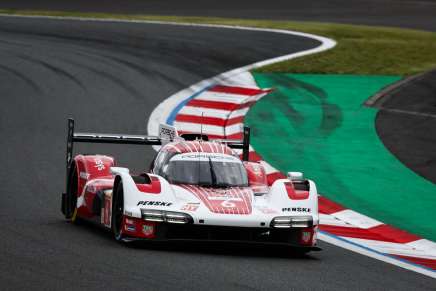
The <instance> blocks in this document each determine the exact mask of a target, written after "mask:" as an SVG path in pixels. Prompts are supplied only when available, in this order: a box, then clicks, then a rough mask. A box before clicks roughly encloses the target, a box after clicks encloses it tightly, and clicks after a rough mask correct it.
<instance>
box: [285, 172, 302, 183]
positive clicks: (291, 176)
mask: <svg viewBox="0 0 436 291" xmlns="http://www.w3.org/2000/svg"><path fill="white" fill-rule="evenodd" d="M303 178H304V176H303V173H302V172H288V179H289V180H291V181H293V180H303Z"/></svg>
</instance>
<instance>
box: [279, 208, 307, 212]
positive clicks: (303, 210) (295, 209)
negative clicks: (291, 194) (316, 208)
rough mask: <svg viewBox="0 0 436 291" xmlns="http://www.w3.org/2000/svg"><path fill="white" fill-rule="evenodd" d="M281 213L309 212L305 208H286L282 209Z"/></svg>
mask: <svg viewBox="0 0 436 291" xmlns="http://www.w3.org/2000/svg"><path fill="white" fill-rule="evenodd" d="M282 211H283V212H310V211H311V210H310V208H306V207H288V208H282Z"/></svg>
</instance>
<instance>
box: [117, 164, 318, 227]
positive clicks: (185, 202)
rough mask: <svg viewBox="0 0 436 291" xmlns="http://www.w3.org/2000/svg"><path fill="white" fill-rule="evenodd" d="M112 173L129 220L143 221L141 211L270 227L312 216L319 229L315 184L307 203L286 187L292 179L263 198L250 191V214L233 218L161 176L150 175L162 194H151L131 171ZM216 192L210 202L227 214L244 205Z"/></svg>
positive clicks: (279, 183)
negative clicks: (285, 218)
mask: <svg viewBox="0 0 436 291" xmlns="http://www.w3.org/2000/svg"><path fill="white" fill-rule="evenodd" d="M111 171H112V173H113V174H114V175H118V176H120V177H121V179H122V183H123V190H124V214H125V215H127V216H131V217H136V218H141V209H153V210H163V211H174V212H182V213H187V214H189V215H190V216H191V217H192V218H193V223H194V224H202V225H217V226H240V227H270V225H271V221H272V220H273V218H275V217H279V216H292V217H297V216H306V217H307V216H311V217H312V220H313V225H318V221H319V216H318V194H317V190H316V186H315V184H314V183H313V182H312V181H309V185H310V190H309V196H308V198H307V199H303V200H293V199H290V198H289V196H288V193H287V190H286V187H285V182H289V181H290V180H288V179H279V180H276V181H275V182H274V183H273V185H272V186H271V187H269V192H268V193H266V194H263V195H260V196H257V195H254V193H253V191H251V189H249V187H246V188H244V189H245V190H244V191H245V192H244V193H245V196H246V197H248V200H247V201H248V203H249V204H250V205H248V208H250V209H249V211H248V212H249V213H246V214H240V213H239V214H238V213H237V212H233V213H231V214H230V213H215V212H213V211H212V210H211V209H210V207H208V206H206V205H205V203H204V202H205V201H204V200H202V199H200V198H199V197H197V196H196V195H194V194H193V193H192V191H188V190H187V189H186V188H185V187H181V186H179V185H172V184H169V183H168V182H167V181H166V180H165V179H164V178H163V177H161V176H157V175H152V174H150V176H155V177H157V178H158V179H159V181H160V185H161V191H160V193H158V194H147V193H144V192H141V191H139V189H138V188H137V186H136V184H135V182H134V181H133V179H132V177H131V176H130V174H129V170H128V169H126V168H119V167H112V168H111ZM193 187H195V185H193ZM226 191H227V193H229V194H228V195H226ZM213 192H214V193H212V194H210V193H209V196H208V195H206V196H207V197H206V199H208V200H210V201H213V203H215V205H216V204H217V203H219V207H221V208H222V210H223V211H224V212H225V210H226V208H233V207H234V202H235V201H236V200H238V201H241V200H240V199H241V198H240V197H241V195H240V194H239V196H238V194H237V193H236V194H235V190H233V189H232V188H230V189H214V190H213ZM246 204H247V203H246ZM246 207H247V205H246Z"/></svg>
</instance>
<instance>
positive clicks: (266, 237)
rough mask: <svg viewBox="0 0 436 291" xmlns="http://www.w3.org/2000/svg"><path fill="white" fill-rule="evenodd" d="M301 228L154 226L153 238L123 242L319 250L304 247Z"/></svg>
mask: <svg viewBox="0 0 436 291" xmlns="http://www.w3.org/2000/svg"><path fill="white" fill-rule="evenodd" d="M303 230H304V229H301V228H292V229H289V228H288V229H275V228H265V227H264V228H255V227H233V226H211V225H198V224H185V225H180V224H169V223H159V224H157V225H156V230H155V233H154V237H153V238H152V239H143V238H136V237H133V236H125V237H124V241H128V242H130V241H139V240H146V241H174V242H187V241H191V242H192V241H197V242H219V243H233V244H234V243H237V244H255V245H270V244H274V245H283V246H290V247H295V248H303V249H306V250H312V251H319V250H321V249H320V248H319V247H317V246H313V245H312V244H303V243H302V242H301V232H302V231H303Z"/></svg>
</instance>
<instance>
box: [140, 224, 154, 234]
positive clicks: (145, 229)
mask: <svg viewBox="0 0 436 291" xmlns="http://www.w3.org/2000/svg"><path fill="white" fill-rule="evenodd" d="M142 232H143V233H144V234H145V235H146V236H150V235H152V234H153V233H154V226H153V225H147V224H144V225H143V226H142Z"/></svg>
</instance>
